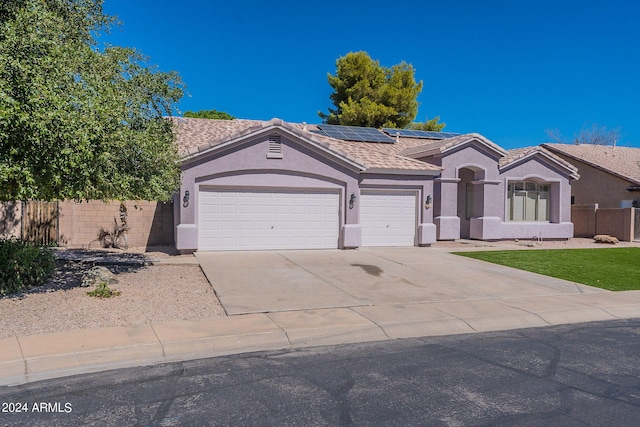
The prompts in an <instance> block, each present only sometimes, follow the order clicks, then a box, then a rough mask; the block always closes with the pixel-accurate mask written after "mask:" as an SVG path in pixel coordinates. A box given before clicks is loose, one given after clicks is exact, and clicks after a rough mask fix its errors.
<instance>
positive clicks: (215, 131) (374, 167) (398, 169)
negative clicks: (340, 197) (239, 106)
mask: <svg viewBox="0 0 640 427" xmlns="http://www.w3.org/2000/svg"><path fill="white" fill-rule="evenodd" d="M172 119H173V120H174V122H175V123H176V126H177V140H176V143H177V145H178V150H179V152H180V155H181V157H182V159H183V161H188V160H190V159H193V158H195V157H199V156H200V155H201V154H204V153H205V152H210V151H212V150H215V149H218V148H221V147H223V146H227V145H229V144H232V143H234V142H235V141H238V140H241V139H244V138H245V137H248V136H250V135H253V134H257V133H260V132H263V131H265V130H267V129H273V128H279V129H281V130H283V131H285V132H287V133H289V134H292V135H293V136H295V137H297V138H299V139H302V140H304V141H306V142H307V143H309V144H311V145H313V146H316V147H318V148H320V149H321V150H323V151H328V152H329V153H331V154H332V155H334V156H336V157H338V158H341V159H343V160H345V161H347V162H348V163H351V164H353V165H354V166H356V167H357V168H358V169H360V170H361V171H365V170H369V171H392V172H395V173H402V172H405V173H406V172H409V171H412V172H414V173H420V174H429V175H437V174H439V173H440V171H441V168H440V167H438V166H435V165H432V164H429V163H425V162H422V161H418V160H415V159H411V158H408V157H404V156H400V155H398V154H396V153H393V152H388V151H387V152H385V151H382V150H379V148H381V147H379V146H380V145H393V144H373V143H366V142H365V143H363V142H353V141H342V140H338V139H334V138H330V137H327V136H323V135H319V134H317V133H313V132H311V130H312V129H313V126H308V125H305V124H293V123H287V122H285V121H283V120H281V119H271V120H269V121H259V120H239V119H235V120H212V119H195V118H182V117H173V118H172ZM377 148H378V149H377Z"/></svg>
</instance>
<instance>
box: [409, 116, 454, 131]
mask: <svg viewBox="0 0 640 427" xmlns="http://www.w3.org/2000/svg"><path fill="white" fill-rule="evenodd" d="M439 122H440V116H436V117H434V118H433V119H431V120H429V118H426V119H425V120H424V122H412V123H409V126H407V129H414V130H426V131H430V132H440V131H441V130H442V129H444V127H445V126H446V125H447V124H446V123H439Z"/></svg>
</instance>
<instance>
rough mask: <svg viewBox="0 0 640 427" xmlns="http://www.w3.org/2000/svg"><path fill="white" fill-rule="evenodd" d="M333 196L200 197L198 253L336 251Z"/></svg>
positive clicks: (223, 193) (258, 193) (246, 194)
mask: <svg viewBox="0 0 640 427" xmlns="http://www.w3.org/2000/svg"><path fill="white" fill-rule="evenodd" d="M338 206H339V194H338V193H322V192H290V191H287V192H284V191H282V192H279V191H278V192H267V191H250V190H247V191H206V190H203V191H200V197H199V229H198V233H199V234H198V249H199V250H251V249H326V248H337V247H338V230H339V223H338V222H339V215H338Z"/></svg>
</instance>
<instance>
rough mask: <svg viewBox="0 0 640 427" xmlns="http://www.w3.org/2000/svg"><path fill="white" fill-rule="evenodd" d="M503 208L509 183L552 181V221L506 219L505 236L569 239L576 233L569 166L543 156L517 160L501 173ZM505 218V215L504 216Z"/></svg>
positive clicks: (503, 229) (504, 237)
mask: <svg viewBox="0 0 640 427" xmlns="http://www.w3.org/2000/svg"><path fill="white" fill-rule="evenodd" d="M501 177H502V181H503V182H502V184H501V185H500V188H501V192H502V194H503V206H504V209H503V211H504V212H506V209H507V186H508V183H509V182H511V181H526V180H533V181H537V182H541V183H547V184H550V185H551V189H550V195H549V196H550V198H551V200H550V210H549V221H548V222H546V221H535V222H527V221H508V220H504V223H503V225H502V233H500V234H501V236H502V237H501V238H503V239H514V238H518V239H532V238H538V239H568V238H571V237H573V224H572V223H571V180H570V177H569V173H568V171H567V170H565V169H563V168H561V167H559V166H557V165H556V164H554V163H552V162H550V161H548V160H546V159H543V158H541V157H536V158H531V159H529V160H528V161H526V162H522V163H519V164H516V165H515V166H514V167H511V168H508V169H506V170H504V171H503V173H502V174H501ZM503 218H504V217H503Z"/></svg>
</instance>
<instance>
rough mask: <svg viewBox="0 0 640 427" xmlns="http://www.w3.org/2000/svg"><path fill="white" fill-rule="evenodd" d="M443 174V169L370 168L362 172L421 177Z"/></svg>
mask: <svg viewBox="0 0 640 427" xmlns="http://www.w3.org/2000/svg"><path fill="white" fill-rule="evenodd" d="M441 173H442V169H441V168H439V169H438V170H427V169H397V168H369V169H367V170H365V171H362V172H360V174H361V175H364V174H382V175H420V176H439V175H440V174H441Z"/></svg>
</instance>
